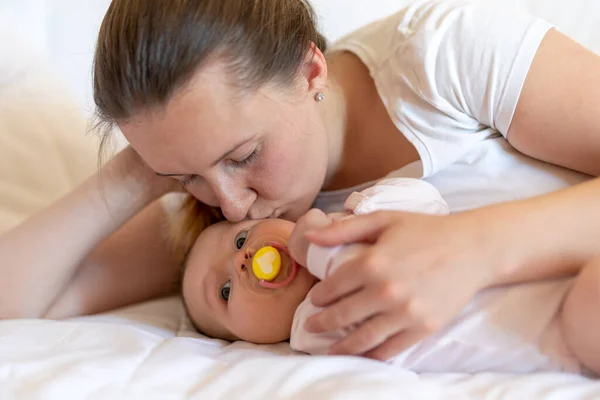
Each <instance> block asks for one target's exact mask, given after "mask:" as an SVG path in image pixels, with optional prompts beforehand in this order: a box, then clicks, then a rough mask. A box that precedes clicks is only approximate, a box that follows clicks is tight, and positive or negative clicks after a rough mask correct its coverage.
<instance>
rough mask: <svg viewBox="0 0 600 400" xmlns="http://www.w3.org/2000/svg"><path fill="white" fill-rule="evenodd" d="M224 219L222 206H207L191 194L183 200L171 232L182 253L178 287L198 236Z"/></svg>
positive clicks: (176, 248)
mask: <svg viewBox="0 0 600 400" xmlns="http://www.w3.org/2000/svg"><path fill="white" fill-rule="evenodd" d="M224 220H225V217H224V216H223V213H222V212H221V209H220V208H217V207H210V206H207V205H206V204H204V203H202V202H200V201H198V200H196V199H195V198H194V197H193V196H191V195H187V197H186V198H185V200H184V201H183V202H182V204H181V206H180V207H179V210H178V211H177V213H176V214H175V221H174V222H173V223H172V224H171V227H170V232H169V239H170V242H171V244H172V245H173V247H174V248H175V251H176V253H177V254H179V255H180V266H181V273H180V275H179V279H178V281H177V282H176V287H177V288H178V289H181V283H182V280H183V273H184V272H185V267H186V265H187V259H188V256H189V253H190V251H191V249H192V247H193V246H194V243H195V242H196V240H197V239H198V236H200V234H201V233H202V231H204V230H205V229H206V228H208V227H209V226H211V225H213V224H216V223H218V222H221V221H224Z"/></svg>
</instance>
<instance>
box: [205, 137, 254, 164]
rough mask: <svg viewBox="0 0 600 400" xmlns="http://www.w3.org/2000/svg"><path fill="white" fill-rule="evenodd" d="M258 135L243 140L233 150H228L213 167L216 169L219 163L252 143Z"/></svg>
mask: <svg viewBox="0 0 600 400" xmlns="http://www.w3.org/2000/svg"><path fill="white" fill-rule="evenodd" d="M255 136H256V135H252V136H251V137H249V138H247V139H244V140H242V141H241V142H239V143H238V144H236V145H235V146H233V147H232V148H231V150H227V151H226V152H225V153H223V155H221V157H219V158H218V159H217V160H216V161H214V162H213V163H212V164H211V166H212V167H214V166H215V165H217V164H218V163H220V162H221V161H223V159H225V158H227V157H228V156H229V155H231V153H233V152H235V151H236V150H237V149H239V148H240V147H242V146H243V145H245V144H246V143H249V142H251V141H252V140H253V139H254V137H255Z"/></svg>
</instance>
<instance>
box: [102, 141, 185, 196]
mask: <svg viewBox="0 0 600 400" xmlns="http://www.w3.org/2000/svg"><path fill="white" fill-rule="evenodd" d="M100 174H101V176H102V175H104V176H106V177H107V178H108V179H111V178H116V179H121V178H123V177H127V178H129V179H130V180H132V181H133V182H132V183H133V185H132V187H135V188H136V189H135V191H136V192H137V193H139V194H142V195H143V196H145V197H148V198H149V199H150V200H154V199H157V198H159V197H161V196H162V195H164V194H167V193H170V192H177V191H182V190H183V189H182V187H181V184H180V183H179V182H178V181H177V180H175V179H173V178H168V177H163V176H159V175H157V174H156V172H154V171H153V170H152V169H151V168H150V167H149V166H148V164H146V163H145V162H144V160H142V158H141V157H140V156H139V155H138V153H137V152H136V151H135V150H134V149H133V148H132V147H131V146H127V147H126V148H125V149H123V150H122V151H121V152H119V153H118V154H117V155H115V156H114V157H113V158H112V159H111V160H110V161H109V162H108V163H107V165H106V166H105V167H104V168H103V170H102V171H101V172H100Z"/></svg>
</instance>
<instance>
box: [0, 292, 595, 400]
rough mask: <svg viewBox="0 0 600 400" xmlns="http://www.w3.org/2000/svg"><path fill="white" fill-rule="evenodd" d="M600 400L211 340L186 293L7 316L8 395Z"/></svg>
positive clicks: (584, 392)
mask: <svg viewBox="0 0 600 400" xmlns="http://www.w3.org/2000/svg"><path fill="white" fill-rule="evenodd" d="M38 398H39V399H61V400H64V399H115V398H126V399H137V398H140V399H141V398H143V399H290V400H291V399H298V400H300V399H366V398H373V399H470V398H473V399H485V400H499V399H528V400H536V399H599V398H600V381H593V380H589V379H587V378H584V377H580V376H576V375H569V374H536V375H523V376H518V375H498V374H480V375H473V376H469V375H464V374H424V375H417V374H414V373H412V372H410V371H406V370H403V369H400V368H397V367H394V366H391V365H387V364H384V363H381V362H377V361H373V360H368V359H364V358H359V357H312V356H306V355H302V354H299V353H295V352H294V351H293V350H291V349H290V347H289V345H288V344H287V343H280V344H277V345H268V346H265V345H262V346H261V345H253V344H249V343H245V342H236V343H227V342H224V341H220V340H214V339H208V338H206V337H204V336H202V335H200V334H198V333H196V332H194V330H193V329H192V328H191V326H190V324H189V321H188V319H187V317H186V316H185V312H184V309H183V306H182V303H181V301H180V299H179V298H178V297H172V298H166V299H161V300H156V301H152V302H148V303H144V304H140V305H136V306H132V307H127V308H123V309H120V310H117V311H114V312H111V313H108V314H101V315H96V316H88V317H80V318H74V319H70V320H65V321H49V320H20V321H4V322H0V399H38Z"/></svg>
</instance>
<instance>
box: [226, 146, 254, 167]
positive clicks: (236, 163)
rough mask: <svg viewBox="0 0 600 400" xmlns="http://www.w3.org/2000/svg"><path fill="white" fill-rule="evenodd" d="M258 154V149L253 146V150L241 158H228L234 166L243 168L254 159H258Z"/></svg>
mask: <svg viewBox="0 0 600 400" xmlns="http://www.w3.org/2000/svg"><path fill="white" fill-rule="evenodd" d="M258 155H259V150H258V148H255V149H254V151H252V153H250V154H249V155H247V156H246V157H244V158H243V159H241V160H230V163H231V165H232V166H233V167H234V168H244V167H247V166H248V165H250V164H252V163H253V162H254V161H256V160H258Z"/></svg>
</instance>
